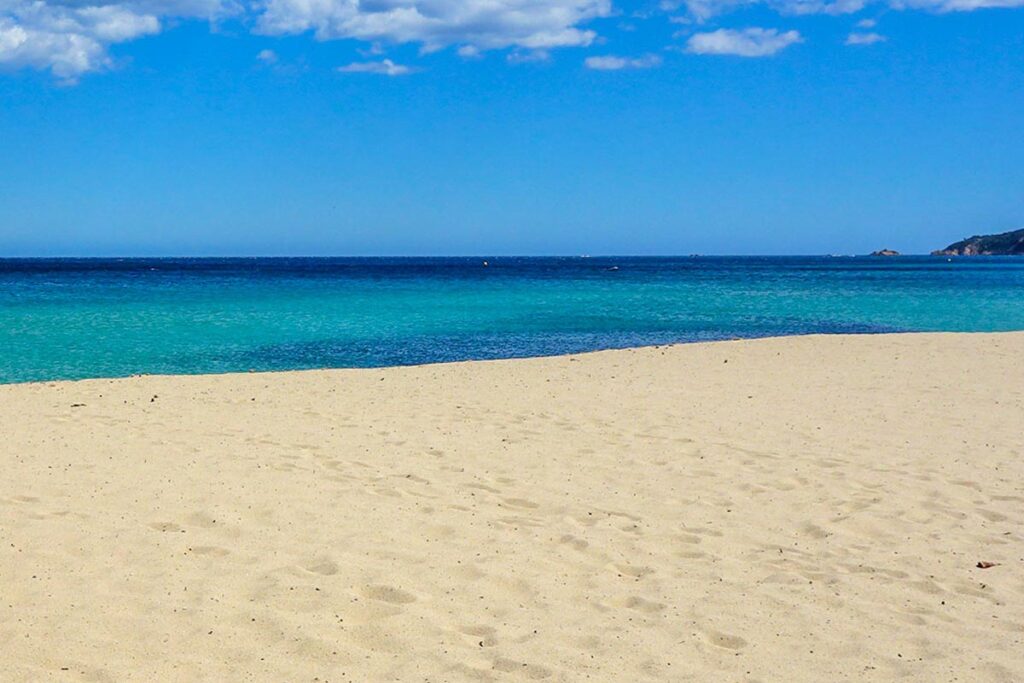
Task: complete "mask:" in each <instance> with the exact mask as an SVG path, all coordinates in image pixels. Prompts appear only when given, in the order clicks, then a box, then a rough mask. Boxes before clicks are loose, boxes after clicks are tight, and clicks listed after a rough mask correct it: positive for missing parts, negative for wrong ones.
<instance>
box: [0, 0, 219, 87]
mask: <svg viewBox="0 0 1024 683" xmlns="http://www.w3.org/2000/svg"><path fill="white" fill-rule="evenodd" d="M233 10H234V6H233V5H229V4H227V2H226V1H225V0H166V1H163V2H159V1H157V0H137V1H132V0H127V1H125V0H121V1H118V0H95V1H94V2H88V1H85V2H81V1H75V0H0V67H7V68H14V69H17V68H21V67H31V68H36V69H49V70H50V71H51V72H52V73H53V74H54V75H55V76H57V77H58V78H60V79H61V80H63V81H66V82H73V81H74V80H75V79H77V78H78V77H79V76H80V75H81V74H83V73H85V72H88V71H97V70H101V69H107V68H110V66H111V65H112V60H111V58H110V54H109V52H108V51H107V48H108V47H109V46H110V45H112V44H115V43H122V42H125V41H129V40H134V39H136V38H140V37H142V36H147V35H152V34H155V33H159V32H160V31H161V29H162V25H163V21H164V20H166V19H169V18H175V17H204V18H211V19H212V18H215V17H216V16H219V15H222V14H226V13H229V12H231V11H233Z"/></svg>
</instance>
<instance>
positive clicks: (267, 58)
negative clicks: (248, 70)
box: [256, 50, 278, 64]
mask: <svg viewBox="0 0 1024 683" xmlns="http://www.w3.org/2000/svg"><path fill="white" fill-rule="evenodd" d="M256 59H258V60H260V61H261V62H263V63H264V64H277V59H278V58H277V53H276V52H274V51H273V50H260V52H259V54H258V55H256Z"/></svg>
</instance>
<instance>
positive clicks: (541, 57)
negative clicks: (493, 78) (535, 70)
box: [506, 50, 551, 64]
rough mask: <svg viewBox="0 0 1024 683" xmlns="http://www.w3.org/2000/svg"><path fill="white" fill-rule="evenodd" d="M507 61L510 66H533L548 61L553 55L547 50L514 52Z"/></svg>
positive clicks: (509, 54)
mask: <svg viewBox="0 0 1024 683" xmlns="http://www.w3.org/2000/svg"><path fill="white" fill-rule="evenodd" d="M506 59H507V60H508V63H509V64H531V63H536V62H546V61H548V60H549V59H551V53H550V52H548V51H547V50H512V51H511V52H509V53H508V57H506Z"/></svg>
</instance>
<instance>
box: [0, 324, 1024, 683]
mask: <svg viewBox="0 0 1024 683" xmlns="http://www.w3.org/2000/svg"><path fill="white" fill-rule="evenodd" d="M1022 355H1024V332H1013V333H912V334H880V335H874V334H872V335H807V336H792V337H777V338H769V339H751V340H737V341H730V342H708V343H692V344H679V345H673V346H662V347H642V348H637V349H629V350H609V351H598V352H590V353H585V354H573V355H570V356H554V357H541V358H531V359H514V360H500V361H469V362H456V363H444V364H435V365H420V366H399V367H391V368H372V369H340V370H304V371H287V372H273V373H233V374H222V375H149V376H141V377H129V378H121V379H88V380H77V381H60V382H44V383H23V384H8V385H3V386H0V404H2V405H3V407H4V410H3V411H0V433H2V434H3V435H4V438H3V439H2V440H0V467H3V469H4V472H5V476H4V477H3V478H0V585H3V586H4V599H3V601H2V602H0V641H2V642H4V643H6V644H7V646H6V647H5V648H4V651H3V652H2V653H0V666H2V667H3V669H4V671H5V672H7V675H8V676H9V678H10V680H12V681H32V680H58V681H78V680H100V681H102V680H111V681H112V680H146V681H165V680H166V681H172V680H197V681H199V680H210V681H218V680H239V679H245V680H255V681H280V680H314V679H316V678H319V679H320V680H321V681H345V680H423V679H427V680H476V681H495V682H499V683H504V682H510V681H522V680H544V681H575V680H584V679H587V678H589V679H590V680H623V679H629V680H637V681H663V680H688V679H692V680H710V679H712V678H716V679H724V680H744V681H773V680H792V681H807V682H808V683H810V682H812V681H820V680H864V679H865V678H870V679H871V680H877V681H893V680H897V679H902V680H907V679H909V680H952V679H959V680H986V681H1007V682H1008V681H1016V680H1021V679H1022V678H1024V657H1022V656H1021V654H1020V652H1021V649H1022V638H1024V636H1022V634H1024V618H1022V617H1021V615H1020V611H1019V609H1017V607H1018V606H1019V605H1020V604H1021V603H1022V601H1024V558H1022V557H1021V548H1022V547H1024V531H1022V529H1024V505H1022V503H1024V457H1022V456H1024V441H1022V439H1021V436H1020V429H1019V425H1020V415H1022V414H1024V366H1022V364H1021V363H1019V359H1020V358H1021V357H1022ZM979 564H981V565H984V567H983V566H979ZM989 565H991V566H989Z"/></svg>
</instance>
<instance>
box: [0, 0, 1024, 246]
mask: <svg viewBox="0 0 1024 683" xmlns="http://www.w3.org/2000/svg"><path fill="white" fill-rule="evenodd" d="M999 5H1001V6H999ZM1013 5H1020V7H1019V8H1015V7H1013ZM1022 112H1024V0H911V1H910V2H892V3H884V2H863V1H862V0H839V1H838V2H817V1H816V0H777V1H776V2H758V1H756V0H754V1H750V2H741V1H736V0H693V1H692V2H690V3H687V2H674V1H673V2H661V3H659V2H650V3H643V2H631V3H626V2H621V3H616V2H607V1H606V0H462V2H453V1H452V0H363V1H362V2H356V1H355V0H267V1H266V2H263V3H260V4H255V3H247V2H231V1H230V0H169V1H166V2H157V1H155V0H149V1H147V0H92V4H91V3H90V0H62V1H61V2H53V1H52V0H35V1H33V2H29V1H28V0H0V255H12V256H14V255H100V254H104V255H107V254H109V255H113V254H117V255H131V254H140V255H141V254H146V255H149V254H159V255H176V254H210V255H220V254H254V255H263V254H342V255H344V254H353V255H372V254H410V255H415V254H579V253H591V254H601V253H617V254H658V253H661V254H689V253H719V254H748V253H765V254H789V253H793V254H796V253H863V252H865V251H870V250H872V249H875V248H879V247H883V246H889V247H893V248H897V249H901V250H905V251H908V252H923V251H927V250H930V249H932V248H937V247H940V246H944V245H945V244H946V243H948V242H950V241H953V240H956V239H959V238H961V237H963V236H965V235H968V234H974V233H977V232H992V231H1002V230H1009V229H1013V228H1017V227H1020V226H1022V225H1024V162H1022V159H1024V123H1022V120H1024V114H1022Z"/></svg>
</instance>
